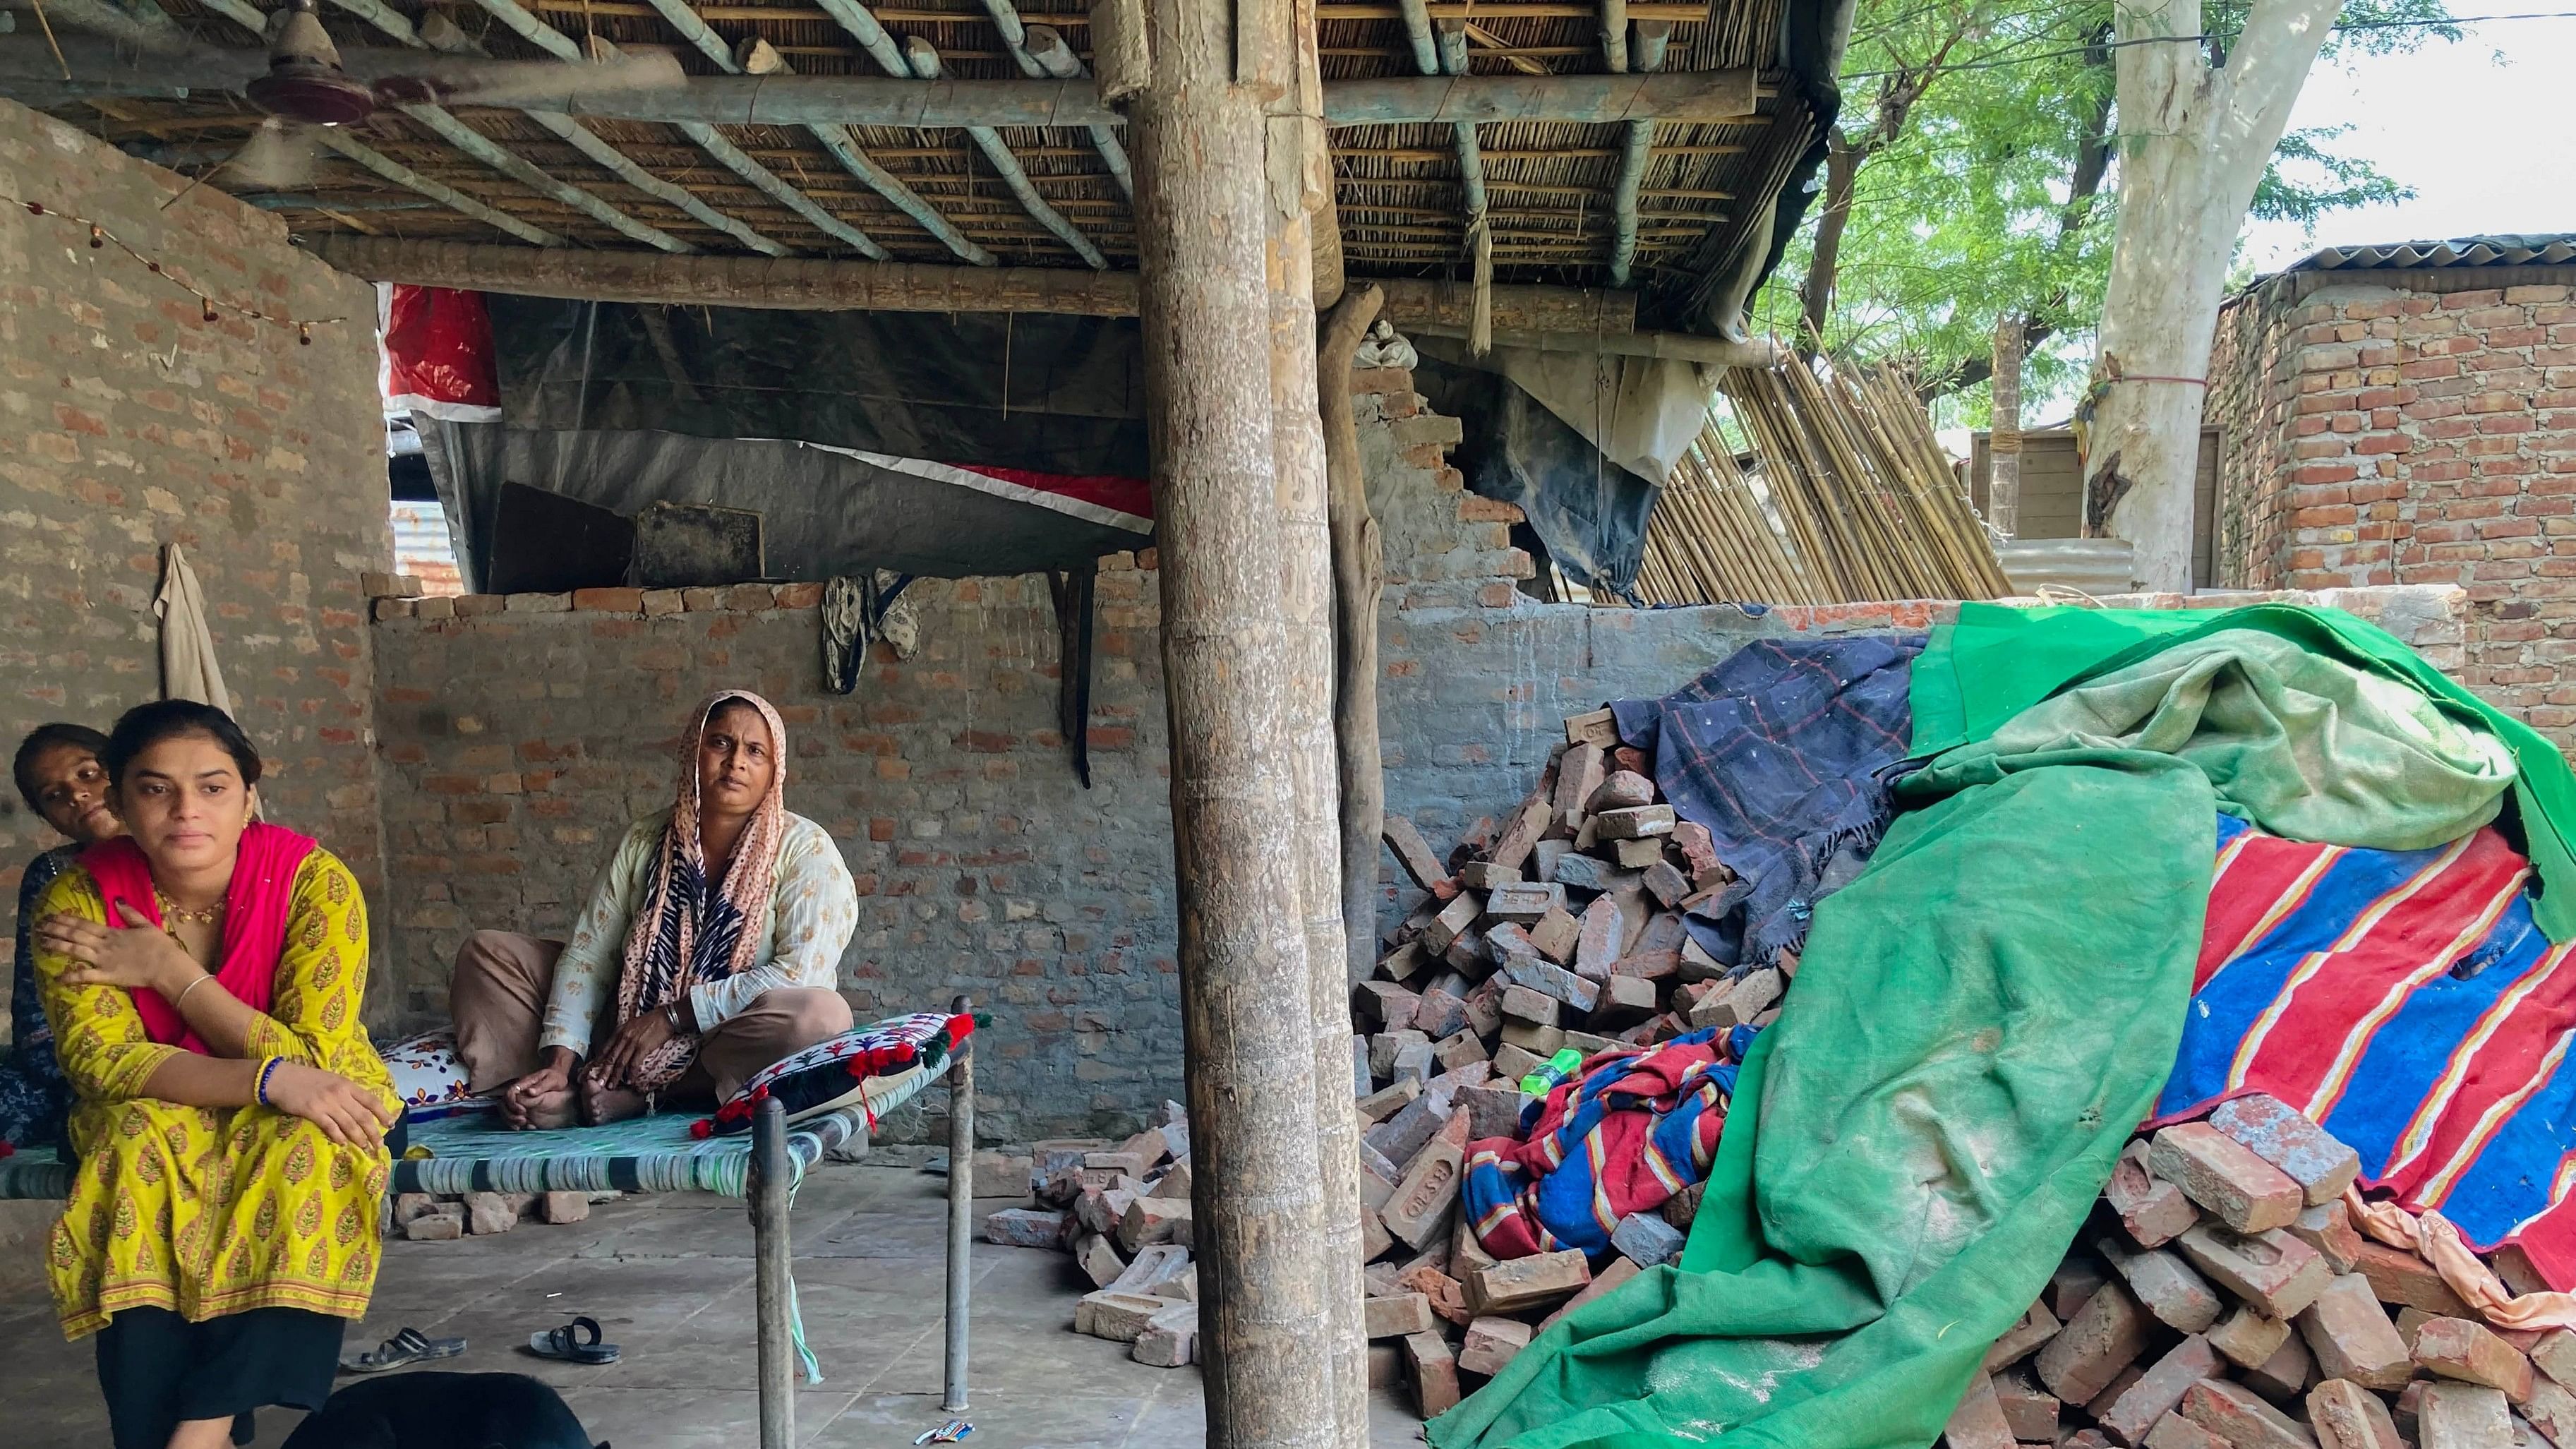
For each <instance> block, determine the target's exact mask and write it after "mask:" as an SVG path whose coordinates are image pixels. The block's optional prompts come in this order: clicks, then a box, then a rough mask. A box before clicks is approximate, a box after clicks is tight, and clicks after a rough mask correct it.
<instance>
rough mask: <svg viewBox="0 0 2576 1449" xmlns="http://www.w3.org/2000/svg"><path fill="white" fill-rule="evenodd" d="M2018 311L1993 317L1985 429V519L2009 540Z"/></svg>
mask: <svg viewBox="0 0 2576 1449" xmlns="http://www.w3.org/2000/svg"><path fill="white" fill-rule="evenodd" d="M2021 338H2022V318H2021V316H2020V314H2018V313H2013V312H2007V313H2005V314H2004V315H2003V316H2001V317H1998V318H1996V319H1995V386H1994V421H1993V423H1992V424H1991V425H1990V426H1989V427H1988V428H1987V430H1986V465H1987V478H1986V522H1987V523H1988V524H1990V525H1992V526H1993V527H1994V530H1995V532H1996V533H1998V534H2001V535H2002V536H2003V537H2004V538H2005V539H2007V540H2009V539H2011V538H2012V537H2013V535H2014V534H2015V533H2016V532H2017V531H2018V530H2019V529H2020V528H2021V352H2022V348H2021Z"/></svg>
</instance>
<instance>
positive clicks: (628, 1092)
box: [581, 1075, 652, 1127]
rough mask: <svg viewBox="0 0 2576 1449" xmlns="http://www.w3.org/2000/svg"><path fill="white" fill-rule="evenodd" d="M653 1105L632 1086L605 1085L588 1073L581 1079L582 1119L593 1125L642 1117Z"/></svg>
mask: <svg viewBox="0 0 2576 1449" xmlns="http://www.w3.org/2000/svg"><path fill="white" fill-rule="evenodd" d="M651 1105H652V1104H651V1102H650V1101H649V1100H648V1099H647V1098H646V1097H645V1095H644V1094H643V1093H642V1092H639V1091H636V1090H635V1089H634V1088H632V1087H603V1086H601V1085H600V1084H599V1083H598V1082H597V1081H595V1080H593V1079H592V1078H590V1077H589V1076H587V1075H585V1076H584V1077H583V1078H582V1079H581V1120H582V1121H583V1122H585V1123H588V1124H589V1125H591V1126H593V1127H597V1126H601V1125H603V1124H605V1123H609V1122H623V1121H626V1120H627V1119H629V1118H633V1117H641V1116H643V1115H644V1113H645V1111H646V1110H647V1109H648V1108H649V1107H650V1106H651Z"/></svg>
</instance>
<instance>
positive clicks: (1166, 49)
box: [1129, 0, 1339, 1449]
mask: <svg viewBox="0 0 2576 1449" xmlns="http://www.w3.org/2000/svg"><path fill="white" fill-rule="evenodd" d="M1145 9H1146V14H1147V17H1148V24H1149V25H1150V26H1151V28H1152V31H1153V37H1152V38H1153V44H1152V46H1151V52H1152V55H1153V66H1152V82H1151V84H1150V85H1148V86H1147V87H1146V88H1145V89H1144V90H1143V91H1142V92H1140V93H1139V94H1138V95H1137V97H1136V100H1135V104H1134V110H1133V112H1132V114H1131V116H1130V126H1129V135H1130V137H1131V139H1132V140H1133V142H1134V146H1135V169H1136V212H1137V218H1136V219H1137V227H1136V232H1137V238H1138V241H1139V258H1138V260H1139V270H1140V272H1141V274H1142V276H1141V285H1142V289H1143V302H1144V305H1143V307H1142V309H1141V311H1142V331H1143V342H1144V376H1145V391H1146V402H1147V418H1148V426H1149V441H1150V443H1151V447H1152V457H1153V465H1154V473H1155V478H1154V482H1155V506H1156V513H1157V519H1156V542H1157V545H1158V547H1159V548H1160V550H1161V553H1162V567H1161V569H1160V571H1159V572H1160V577H1161V583H1162V603H1163V618H1162V624H1163V629H1162V632H1163V667H1164V677H1165V697H1166V707H1167V709H1168V711H1169V714H1170V720H1171V752H1172V833H1173V846H1174V852H1173V853H1174V857H1175V861H1176V864H1177V865H1178V867H1179V871H1178V873H1179V885H1180V889H1179V898H1180V900H1179V904H1180V928H1181V929H1180V965H1181V1006H1182V1027H1183V1033H1184V1044H1185V1046H1186V1049H1187V1072H1188V1081H1189V1107H1190V1122H1191V1127H1192V1130H1193V1133H1194V1135H1195V1137H1196V1141H1197V1150H1196V1152H1195V1153H1194V1154H1193V1165H1194V1166H1195V1168H1196V1169H1197V1173H1198V1176H1197V1179H1196V1182H1195V1184H1194V1187H1193V1192H1192V1198H1193V1201H1194V1203H1195V1207H1196V1218H1195V1221H1196V1223H1197V1230H1196V1231H1197V1234H1198V1255H1199V1285H1200V1291H1201V1300H1202V1304H1201V1318H1200V1332H1201V1335H1202V1336H1201V1340H1200V1341H1201V1344H1202V1349H1203V1359H1204V1367H1205V1375H1204V1377H1205V1383H1206V1392H1205V1404H1206V1413H1207V1443H1208V1444H1209V1445H1210V1446H1211V1449H1248V1446H1263V1449H1269V1446H1280V1449H1286V1446H1307V1445H1313V1446H1317V1449H1322V1446H1326V1445H1336V1444H1338V1443H1339V1437H1338V1431H1337V1427H1336V1417H1335V1410H1334V1404H1333V1393H1332V1385H1333V1355H1332V1343H1331V1335H1330V1331H1329V1324H1330V1321H1331V1313H1330V1309H1329V1305H1328V1304H1327V1302H1326V1298H1325V1293H1326V1287H1325V1283H1326V1275H1325V1271H1324V1248H1325V1241H1324V1239H1325V1219H1324V1206H1325V1193H1324V1184H1323V1174H1322V1171H1321V1164H1320V1163H1319V1161H1318V1155H1317V1145H1318V1141H1317V1133H1316V1128H1315V1123H1316V1110H1315V1108H1316V1083H1315V1052H1314V1049H1313V1033H1312V1030H1311V1022H1312V1017H1311V1012H1310V1011H1309V1009H1308V1002H1309V995H1310V992H1311V989H1312V988H1311V984H1310V979H1309V975H1308V972H1307V969H1306V950H1305V939H1304V932H1303V930H1302V928H1301V922H1300V919H1299V910H1300V907H1299V896H1298V881H1299V878H1300V870H1299V858H1298V851H1297V848H1296V833H1297V830H1298V822H1297V818H1296V812H1295V810H1294V807H1293V803H1292V802H1293V796H1292V777H1293V766H1292V759H1291V750H1290V744H1291V740H1290V736H1289V729H1288V726H1289V721H1290V717H1291V716H1290V710H1289V707H1288V701H1287V692H1288V689H1289V687H1290V657H1289V650H1288V647H1287V646H1288V640H1287V636H1286V630H1285V627H1284V625H1283V621H1282V611H1281V609H1280V605H1279V597H1278V594H1279V583H1280V565H1279V560H1278V557H1277V556H1276V555H1275V554H1274V553H1273V552H1272V550H1273V549H1274V548H1276V547H1277V538H1278V530H1279V509H1278V500H1277V497H1276V495H1275V494H1274V492H1273V489H1272V482H1271V480H1272V476H1273V473H1274V471H1275V469H1276V466H1277V460H1276V457H1275V455H1274V452H1273V427H1272V416H1271V359H1270V336H1269V329H1268V325H1267V324H1268V320H1269V316H1270V311H1269V288H1268V283H1267V280H1266V276H1265V267H1264V246H1265V242H1266V235H1267V224H1266V223H1267V198H1266V195H1265V184H1264V177H1265V171H1264V165H1263V161H1264V154H1263V151H1264V147H1263V140H1264V122H1263V116H1262V111H1261V102H1260V99H1259V97H1258V96H1257V95H1256V94H1255V93H1254V92H1253V90H1252V88H1251V87H1249V86H1241V85H1236V84H1234V83H1233V79H1232V78H1233V73H1234V68H1235V39H1236V36H1235V26H1234V23H1233V20H1234V16H1233V8H1232V6H1231V5H1230V4H1229V3H1228V0H1148V3H1147V5H1146V7H1145ZM1299 239H1300V241H1301V242H1302V241H1303V237H1302V236H1301V237H1300V238H1299Z"/></svg>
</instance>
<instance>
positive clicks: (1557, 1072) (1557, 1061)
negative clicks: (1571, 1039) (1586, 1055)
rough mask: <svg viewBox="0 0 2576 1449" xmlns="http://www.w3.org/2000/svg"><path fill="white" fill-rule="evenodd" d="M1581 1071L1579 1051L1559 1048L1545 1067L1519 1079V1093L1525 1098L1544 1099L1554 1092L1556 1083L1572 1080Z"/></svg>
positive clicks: (1581, 1056) (1581, 1059) (1581, 1064)
mask: <svg viewBox="0 0 2576 1449" xmlns="http://www.w3.org/2000/svg"><path fill="white" fill-rule="evenodd" d="M1582 1069H1583V1053H1582V1052H1581V1051H1579V1050H1577V1049H1575V1048H1573V1047H1562V1048H1559V1049H1558V1051H1557V1053H1556V1055H1555V1056H1552V1057H1549V1058H1548V1059H1547V1065H1546V1066H1543V1067H1541V1068H1539V1069H1538V1070H1537V1071H1534V1072H1532V1073H1530V1074H1529V1075H1528V1076H1526V1077H1523V1078H1521V1092H1522V1094H1523V1095H1525V1096H1531V1097H1544V1096H1546V1095H1547V1094H1548V1093H1550V1092H1552V1091H1555V1090H1556V1088H1557V1084H1558V1083H1560V1082H1567V1081H1571V1080H1573V1078H1574V1074H1575V1073H1576V1072H1578V1071H1581V1070H1582Z"/></svg>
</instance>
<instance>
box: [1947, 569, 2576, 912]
mask: <svg viewBox="0 0 2576 1449" xmlns="http://www.w3.org/2000/svg"><path fill="white" fill-rule="evenodd" d="M2226 630H2259V631H2261V632H2264V633H2268V634H2272V635H2275V636H2277V637H2279V638H2280V639H2282V640H2284V641H2285V642H2287V643H2290V644H2294V645H2296V646H2298V647H2299V648H2300V649H2302V650H2305V651H2308V652H2310V653H2312V654H2314V655H2317V656H2320V657H2321V658H2323V659H2326V660H2333V661H2336V662H2340V663H2342V664H2346V665H2349V666H2351V667H2353V668H2356V669H2361V670H2366V671H2369V672H2370V673H2372V674H2374V675H2376V676H2377V677H2379V678H2381V679H2384V680H2392V681H2395V682H2398V683H2401V684H2404V685H2406V686H2408V687H2409V688H2412V689H2414V690H2416V691H2418V692H2420V693H2421V694H2423V695H2424V696H2425V697H2426V698H2427V699H2429V700H2431V701H2432V702H2433V705H2434V707H2435V708H2437V709H2439V710H2440V711H2441V712H2442V713H2443V714H2444V715H2445V716H2447V717H2449V718H2450V719H2451V720H2453V721H2455V722H2457V723H2459V724H2461V725H2463V726H2466V727H2469V728H2471V729H2483V730H2485V731H2487V732H2488V733H2490V734H2492V735H2493V736H2494V737H2495V738H2496V739H2497V740H2500V741H2502V742H2503V744H2504V747H2505V748H2506V749H2507V750H2509V751H2511V753H2512V755H2513V758H2514V764H2515V772H2514V774H2515V778H2514V781H2513V788H2512V799H2513V804H2514V816H2515V819H2514V822H2513V823H2514V824H2515V825H2517V826H2518V828H2519V830H2520V833H2521V837H2522V838H2521V840H2520V841H2518V842H2517V843H2519V844H2520V845H2522V847H2523V852H2524V854H2526V855H2528V856H2529V857H2530V858H2531V864H2532V870H2533V873H2534V874H2535V875H2536V876H2537V877H2538V884H2537V885H2536V886H2535V887H2534V889H2533V893H2532V894H2533V899H2532V915H2533V918H2534V919H2535V920H2536V921H2537V922H2538V923H2539V926H2540V929H2541V930H2542V931H2544V932H2546V933H2547V934H2548V936H2549V939H2551V940H2553V941H2565V940H2569V939H2576V773H2571V772H2570V771H2569V769H2568V765H2567V757H2566V756H2565V755H2564V754H2562V753H2560V752H2559V749H2558V747H2557V746H2556V745H2554V744H2552V743H2550V741H2549V740H2548V738H2547V737H2546V736H2543V735H2542V734H2541V733H2540V732H2539V731H2537V730H2535V729H2533V728H2532V727H2531V726H2529V725H2527V724H2524V723H2523V722H2522V721H2521V720H2518V719H2516V718H2514V717H2513V716H2511V715H2509V714H2506V713H2504V712H2503V711H2501V710H2499V709H2497V708H2495V707H2494V706H2493V705H2490V704H2488V703H2487V702H2486V701H2484V700H2482V699H2479V698H2478V697H2477V696H2476V695H2474V694H2471V693H2470V692H2469V691H2468V690H2467V689H2465V688H2463V687H2462V686H2460V685H2459V684H2457V683H2455V682H2453V681H2452V680H2451V679H2450V677H2449V676H2447V675H2445V674H2443V673H2442V672H2441V671H2440V670H2438V669H2435V668H2434V667H2433V666H2432V665H2430V664H2427V663H2425V662H2424V659H2423V657H2422V656H2421V655H2419V654H2417V653H2416V652H2415V651H2414V650H2412V649H2410V648H2408V647H2407V646H2406V645H2405V644H2404V643H2402V642H2400V641H2399V640H2398V639H2397V638H2396V637H2395V636H2394V635H2391V634H2390V633H2388V631H2386V630H2384V629H2381V628H2379V627H2378V626H2377V625H2374V624H2370V623H2366V622H2364V621H2363V620H2361V619H2357V618H2355V617H2353V616H2352V615H2350V614H2347V613H2345V612H2343V611H2342V610H2340V609H2313V608H2307V607H2303V606H2300V605H2295V604H2255V605H2251V606H2249V607H2246V608H2241V609H2202V610H2188V609H2185V610H2153V609H2086V608H2072V607H2065V608H2057V607H2052V608H2040V609H2018V608H2011V607H2007V606H2004V605H2000V604H1974V603H1971V604H1961V605H1960V606H1959V618H1958V621H1957V622H1956V623H1954V624H1945V625H1942V626H1940V627H1938V628H1936V629H1934V630H1933V631H1932V642H1931V645H1930V647H1928V648H1926V649H1925V650H1924V651H1923V653H1922V655H1921V657H1919V658H1917V659H1916V660H1915V662H1914V684H1913V690H1912V703H1913V709H1914V751H1915V753H1916V754H1918V755H1929V754H1934V753H1937V752H1939V751H1942V750H1946V749H1949V748H1951V747H1952V746H1955V745H1962V744H1966V743H1968V742H1969V741H1972V740H1983V739H1987V738H1989V737H1991V736H1992V735H1993V734H1994V733H1995V731H1996V730H1998V729H2000V728H2001V727H2002V726H2003V725H2004V723H2005V722H2006V721H2008V720H2011V719H2012V718H2014V717H2015V716H2017V715H2019V714H2021V713H2022V712H2023V711H2024V710H2026V709H2028V708H2030V707H2031V706H2033V705H2035V704H2038V703H2039V702H2040V701H2042V700H2044V699H2047V698H2049V697H2050V696H2051V695H2054V694H2056V693H2057V692H2058V691H2060V690H2062V689H2064V688H2065V687H2066V686H2067V685H2070V684H2074V683H2076V682H2078V681H2081V680H2087V679H2092V678H2094V677H2096V676H2099V675H2105V674H2110V673H2112V672H2114V671H2117V670H2121V669H2125V668H2128V667H2129V666H2131V665H2135V664H2138V663H2140V662H2141V661H2143V660H2146V659H2147V658H2149V657H2151V656H2153V655H2156V654H2159V653H2161V652H2163V651H2165V650H2167V649H2170V648H2173V647H2175V646H2176V645H2180V644H2186V643H2191V642H2193V641H2197V640H2202V639H2206V638H2207V637H2208V636H2210V635H2212V634H2215V633H2219V632H2221V631H2226ZM2285 833H2286V832H2285ZM2312 838H2333V837H2323V836H2320V837H2312ZM2340 843H2343V844H2354V845H2358V844H2365V843H2368V842H2363V841H2358V840H2345V841H2341V842H2340Z"/></svg>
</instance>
